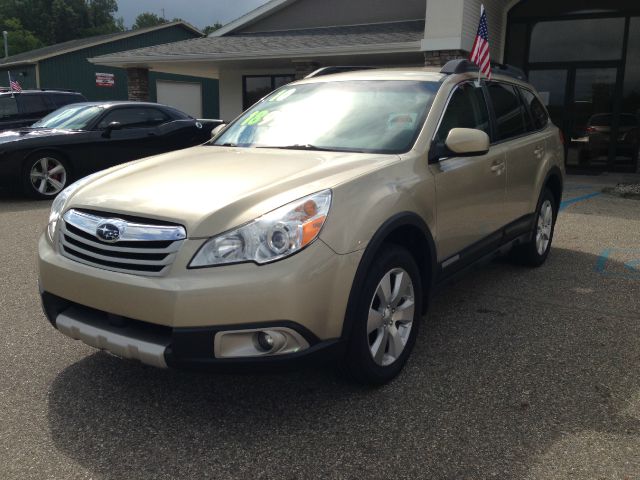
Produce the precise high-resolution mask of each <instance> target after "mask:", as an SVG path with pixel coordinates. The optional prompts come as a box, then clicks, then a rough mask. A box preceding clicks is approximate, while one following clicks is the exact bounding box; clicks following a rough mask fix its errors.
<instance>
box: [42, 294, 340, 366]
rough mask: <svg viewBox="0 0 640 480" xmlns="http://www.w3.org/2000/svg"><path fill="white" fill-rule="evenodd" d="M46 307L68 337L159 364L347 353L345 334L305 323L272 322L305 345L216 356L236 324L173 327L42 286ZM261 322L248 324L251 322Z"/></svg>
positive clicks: (293, 359)
mask: <svg viewBox="0 0 640 480" xmlns="http://www.w3.org/2000/svg"><path fill="white" fill-rule="evenodd" d="M41 299H42V306H43V309H44V312H45V314H46V316H47V318H48V319H49V321H50V322H51V324H52V325H54V326H55V327H56V328H57V329H58V330H59V331H60V332H62V333H63V334H65V335H66V336H68V337H71V338H73V339H76V340H81V341H82V342H84V343H85V344H87V345H89V346H92V347H94V348H97V349H100V350H106V351H108V352H110V353H112V354H114V355H117V356H119V357H122V358H127V359H130V360H137V361H140V362H142V363H144V364H147V365H151V366H153V367H158V368H168V367H171V368H196V369H197V368H203V369H207V370H214V371H238V370H245V369H246V370H252V371H255V370H261V369H263V368H264V369H269V370H271V369H273V368H279V367H282V368H289V367H291V366H296V367H297V366H301V365H310V364H319V363H328V362H331V361H333V360H336V359H338V358H340V357H341V356H342V355H343V353H344V342H343V341H342V340H340V339H335V340H325V341H321V340H319V339H318V338H317V337H315V335H313V334H312V333H311V332H309V331H308V330H306V329H305V328H304V327H302V326H301V325H297V324H295V323H293V322H272V323H270V324H269V327H270V328H274V327H286V328H288V329H291V330H294V331H296V332H298V333H299V334H300V335H302V336H303V337H304V338H305V340H307V342H308V344H309V348H307V349H306V350H303V351H300V352H297V353H290V354H283V355H273V356H268V355H265V356H261V357H246V358H216V357H215V355H214V348H213V345H214V341H215V337H216V334H217V333H219V332H224V331H228V330H231V329H237V326H236V327H233V326H217V327H200V328H170V327H162V326H160V325H153V324H148V323H146V322H139V321H136V320H131V319H128V318H124V317H120V316H116V315H111V314H108V313H106V312H101V311H98V310H94V309H91V308H87V307H85V306H82V305H78V304H75V303H73V302H70V301H68V300H65V299H63V298H60V297H56V296H55V295H52V294H50V293H48V292H41ZM253 326H256V325H250V324H249V325H246V327H247V328H250V327H253Z"/></svg>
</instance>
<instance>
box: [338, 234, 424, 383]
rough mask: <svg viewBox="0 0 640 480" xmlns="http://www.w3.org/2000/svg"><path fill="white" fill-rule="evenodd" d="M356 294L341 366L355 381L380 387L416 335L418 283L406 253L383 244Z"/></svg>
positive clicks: (397, 369)
mask: <svg viewBox="0 0 640 480" xmlns="http://www.w3.org/2000/svg"><path fill="white" fill-rule="evenodd" d="M358 293H359V295H358V298H359V304H358V305H357V308H356V309H355V310H354V312H355V315H354V318H353V319H352V321H353V328H352V332H351V336H350V339H349V348H348V352H347V358H346V365H347V369H348V371H349V373H350V374H351V376H352V377H353V378H354V379H355V380H357V381H359V382H360V383H366V384H372V385H382V384H384V383H387V382H389V381H390V380H392V379H393V378H394V377H395V376H396V375H398V373H400V371H401V370H402V367H403V366H404V364H405V363H406V361H407V359H408V357H409V355H410V353H411V350H412V349H413V345H414V344H415V341H416V337H417V335H418V328H419V321H420V312H421V306H422V283H421V280H420V274H419V271H418V267H417V265H416V262H415V260H414V259H413V257H412V255H411V254H410V253H409V252H408V251H407V250H406V249H404V248H402V247H399V246H389V247H387V248H386V249H385V250H383V251H382V252H381V254H380V255H379V256H378V258H377V259H376V260H375V261H374V263H373V265H372V266H371V268H370V270H369V273H368V275H367V279H366V281H365V282H364V285H363V286H362V291H361V292H358Z"/></svg>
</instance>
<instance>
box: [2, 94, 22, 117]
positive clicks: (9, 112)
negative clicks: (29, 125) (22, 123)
mask: <svg viewBox="0 0 640 480" xmlns="http://www.w3.org/2000/svg"><path fill="white" fill-rule="evenodd" d="M17 114H18V104H17V103H16V99H15V98H12V97H10V96H8V95H7V96H6V97H0V118H11V117H15V116H16V115H17Z"/></svg>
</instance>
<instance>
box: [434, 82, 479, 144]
mask: <svg viewBox="0 0 640 480" xmlns="http://www.w3.org/2000/svg"><path fill="white" fill-rule="evenodd" d="M452 128H476V129H478V130H482V131H483V132H486V133H487V135H489V134H490V132H489V112H488V110H487V104H486V103H485V101H484V96H483V94H482V89H480V88H476V87H474V86H473V84H471V83H465V84H463V85H460V86H459V87H458V88H456V90H455V91H454V93H453V95H452V96H451V99H450V100H449V105H447V110H446V111H445V113H444V116H443V117H442V121H441V122H440V128H438V132H437V133H436V141H438V142H444V141H445V140H446V139H447V135H449V131H450V130H451V129H452Z"/></svg>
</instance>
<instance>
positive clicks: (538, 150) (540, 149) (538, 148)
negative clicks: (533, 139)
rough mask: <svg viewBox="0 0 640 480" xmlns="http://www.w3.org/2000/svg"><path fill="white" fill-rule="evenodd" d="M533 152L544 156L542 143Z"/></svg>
mask: <svg viewBox="0 0 640 480" xmlns="http://www.w3.org/2000/svg"><path fill="white" fill-rule="evenodd" d="M533 153H534V154H536V155H537V156H539V157H540V156H542V154H543V153H544V147H543V146H542V145H538V146H537V147H536V148H535V149H534V150H533Z"/></svg>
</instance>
